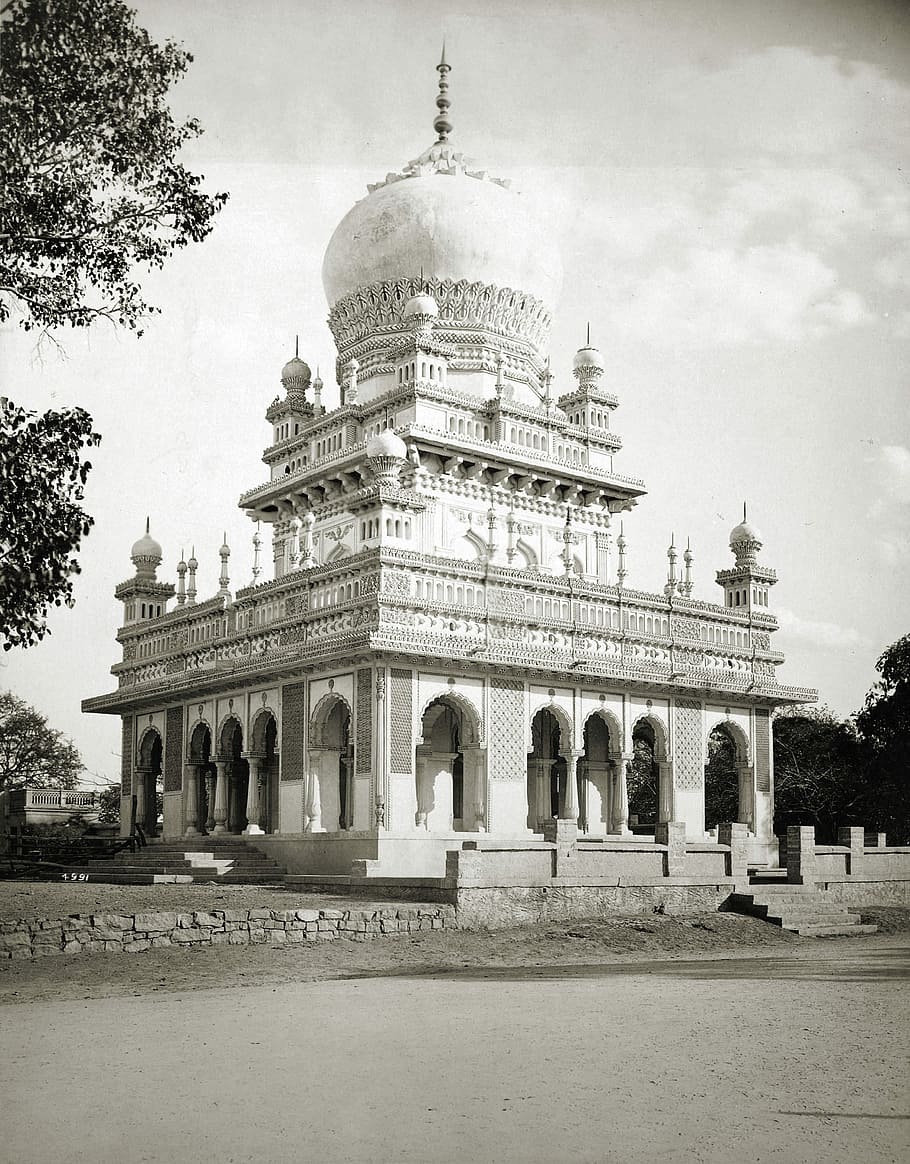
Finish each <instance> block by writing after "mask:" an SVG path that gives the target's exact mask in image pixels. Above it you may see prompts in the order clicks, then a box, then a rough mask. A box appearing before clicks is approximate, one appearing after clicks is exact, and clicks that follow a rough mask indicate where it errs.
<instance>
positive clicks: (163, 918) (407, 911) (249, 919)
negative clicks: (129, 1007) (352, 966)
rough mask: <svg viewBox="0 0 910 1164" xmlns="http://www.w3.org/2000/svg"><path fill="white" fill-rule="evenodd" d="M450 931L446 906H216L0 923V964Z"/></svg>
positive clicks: (449, 911) (452, 924)
mask: <svg viewBox="0 0 910 1164" xmlns="http://www.w3.org/2000/svg"><path fill="white" fill-rule="evenodd" d="M454 928H455V912H454V909H453V908H452V906H450V905H419V906H418V905H413V906H389V907H388V908H387V909H216V910H213V911H211V912H207V911H202V910H194V911H193V912H187V913H179V912H165V913H136V914H116V913H105V914H91V915H89V916H87V917H79V916H74V917H68V918H64V919H63V920H56V921H52V920H48V919H47V918H37V919H25V920H19V921H7V922H0V961H3V960H9V959H11V958H37V957H42V956H45V955H55V954H82V953H105V954H141V953H143V952H144V951H145V950H157V949H162V948H165V947H169V946H170V947H183V948H184V949H192V950H198V949H200V948H201V947H203V946H257V945H258V946H286V945H294V944H296V945H300V944H303V943H307V942H326V941H334V940H336V939H338V938H348V939H349V940H351V941H354V942H365V941H369V940H371V939H373V938H380V937H385V936H388V935H392V934H402V933H414V932H415V931H420V930H441V929H454Z"/></svg>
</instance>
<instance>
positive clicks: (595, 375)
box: [559, 324, 619, 430]
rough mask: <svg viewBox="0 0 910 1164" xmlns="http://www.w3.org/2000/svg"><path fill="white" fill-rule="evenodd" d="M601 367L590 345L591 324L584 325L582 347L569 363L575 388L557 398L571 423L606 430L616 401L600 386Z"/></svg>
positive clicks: (599, 360) (602, 372)
mask: <svg viewBox="0 0 910 1164" xmlns="http://www.w3.org/2000/svg"><path fill="white" fill-rule="evenodd" d="M605 367H606V365H605V363H604V358H603V355H602V354H601V352H600V351H599V350H598V349H597V348H595V347H593V346H592V344H591V325H590V324H588V327H587V334H586V337H585V346H584V347H583V348H579V349H578V351H577V352H576V353H575V356H574V358H573V360H572V375H573V376H574V377H575V379H576V381H577V383H578V387H577V388H575V389H573V391H571V392H567V393H566V394H565V395H563V396H560V398H559V407H560V408H561V409H562V410H563V412H565V414H566V415H567V416H568V417H569V420H570V421H571V423H572V424H577V425H579V426H581V427H582V428H588V429H604V430H605V429H609V427H610V413H611V412H612V410H613V409H614V408H616V407H617V405H618V404H619V401H618V400H617V398H616V396H615V395H614V394H613V393H612V392H607V391H605V390H604V389H603V388H601V387H600V381H601V377H602V376H603V374H604V368H605Z"/></svg>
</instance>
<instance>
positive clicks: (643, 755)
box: [626, 719, 660, 834]
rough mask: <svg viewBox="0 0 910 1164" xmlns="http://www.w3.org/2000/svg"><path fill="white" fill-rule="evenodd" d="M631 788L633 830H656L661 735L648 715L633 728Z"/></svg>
mask: <svg viewBox="0 0 910 1164" xmlns="http://www.w3.org/2000/svg"><path fill="white" fill-rule="evenodd" d="M626 779H627V781H628V789H629V828H630V829H631V830H632V832H633V833H652V834H653V832H654V827H655V825H656V824H657V812H658V803H659V790H660V765H659V764H658V761H657V736H656V733H655V731H654V727H653V725H652V724H651V723H650V721H649V720H647V719H640V720H639V721H638V723H636V725H635V727H634V728H633V729H632V760H631V762H630V764H629V766H628V768H627V770H626Z"/></svg>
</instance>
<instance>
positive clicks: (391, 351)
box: [85, 65, 814, 873]
mask: <svg viewBox="0 0 910 1164" xmlns="http://www.w3.org/2000/svg"><path fill="white" fill-rule="evenodd" d="M447 73H448V67H447V66H445V65H443V66H441V74H440V75H441V83H442V85H443V88H442V90H441V92H442V93H443V95H445V89H446V78H447ZM446 108H447V106H446ZM438 122H439V119H438V118H437V129H439V124H438ZM443 123H444V126H445V125H446V124H447V122H446V121H445V111H444V113H443ZM439 132H440V136H439V139H438V140H437V142H435V143H434V145H433V146H431V147H430V149H429V150H427V151H426V152H425V153H424V154H423V155H421V157H420V158H419V159H417V160H416V161H415V162H412V163H410V165H409V166H408V167H406V168H405V170H404V171H403V172H402V174H400V175H398V176H395V175H392V176H390V177H389V178H388V179H387V180H386V181H385V182H383V183H380V184H379V185H378V186H377V187H375V188H373V190H372V193H371V194H370V195H369V196H368V197H367V198H365V199H364V200H363V201H362V202H360V203H358V204H357V206H356V207H355V208H354V210H353V211H352V212H351V214H350V215H348V216H347V217H346V218H345V220H344V221H343V222H342V223H341V224H340V226H339V228H338V230H337V231H336V232H335V235H334V236H333V239H332V242H331V244H330V247H329V252H328V254H327V258H326V267H325V285H326V290H327V295H328V297H329V306H330V316H329V322H330V325H331V327H332V330H333V332H334V335H335V339H336V343H337V347H338V363H337V370H338V379H339V385H340V391H341V405H340V407H338V408H336V409H334V410H332V411H329V412H327V411H326V410H325V408H324V406H323V404H322V387H323V386H322V384H321V382H320V381H319V380H318V378H317V379H316V380H313V379H312V377H311V374H310V369H309V367H308V366H307V365H306V363H305V362H304V361H303V360H301V359H300V358H299V356H295V357H294V359H292V360H291V361H290V362H289V363H288V364H287V365H286V366H285V368H284V370H283V373H282V385H283V389H284V395H283V396H281V397H278V398H276V399H275V400H274V401H273V402H272V404H271V405H270V406H269V408H268V410H267V413H266V417H267V420H268V422H269V424H270V426H271V429H272V437H273V442H272V444H271V445H270V446H269V448H268V449H267V450H266V452H265V455H264V458H263V459H264V461H265V464H266V467H267V470H268V475H267V480H266V481H265V483H264V484H261V485H259V486H257V487H255V488H253V489H251V490H249V491H248V492H247V493H245V494H244V495H243V496H242V497H241V500H240V504H241V506H242V507H243V508H244V510H245V511H246V512H247V513H248V514H249V516H250V517H251V518H252V519H253V520H255V521H257V522H259V523H265V524H266V525H267V527H269V528H270V530H271V542H272V562H273V573H274V576H273V578H272V579H271V580H268V581H263V582H257V584H255V585H253V586H249V587H245V588H243V589H240V590H238V591H236V592H235V593H233V594H232V593H231V592H230V590H229V589H228V577H227V560H228V554H229V552H230V551H229V550H228V548H227V547H226V546H224V547H222V550H221V554H222V577H221V586H220V589H219V591H218V593H217V594H216V595H215V596H214V597H212V598H209V599H207V600H205V601H197V595H196V590H195V569H196V563H195V562H194V561H193V560H190V562H188V563H183V562H181V563H180V565H179V567H178V579H177V585H176V587H175V586H173V585H171V584H167V583H161V582H158V581H157V579H156V569H157V565H158V563H159V562H160V560H161V551H160V547H158V546H157V543H155V542H154V540H153V539H151V538H150V535H149V534H148V533H146V537H145V538H144V539H141V541H140V542H138V543H136V546H134V549H133V560H134V563H135V564H136V568H137V570H136V576H135V577H134V578H133V579H130V580H128V581H127V582H124V583H122V584H121V586H120V587H118V590H117V597H118V598H120V600H121V601H123V603H124V611H125V622H124V626H123V627H122V629H121V631H120V633H119V635H118V639H119V641H120V642H121V643H122V646H123V659H122V661H121V662H119V663H117V664H116V665H115V666H114V668H113V671H114V674H115V675H116V676H117V680H118V688H117V690H116V691H115V692H113V693H111V694H110V695H106V696H100V697H97V698H95V699H90V700H87V701H86V704H85V707H86V709H87V710H90V711H96V712H104V713H110V714H118V715H121V716H122V717H123V725H124V736H123V739H124V747H123V755H124V771H123V788H124V798H125V799H124V809H125V812H124V819H125V820H128V819H129V807H130V805H131V802H132V797H133V796H134V795H135V796H136V797H137V798H138V805H137V813H138V816H139V819H140V820H143V819H145V820H148V809H147V804H148V798H149V796H150V788H151V784H152V781H153V780H155V779H160V780H161V781H162V782H163V792H164V798H165V813H164V833H165V835H166V836H171V837H173V836H179V835H188V836H193V835H195V834H196V833H197V832H206V831H209V832H213V833H216V834H217V833H219V832H231V831H233V832H240V831H243V832H245V833H247V834H252V835H257V834H259V833H270V834H279V835H284V836H287V837H289V838H297V839H299V841H300V844H301V845H307V844H310V845H311V846H312V852H313V853H314V859H313V869H314V871H317V870H318V869H320V868H327V867H330V866H331V867H334V864H335V862H336V859H335V858H333V857H331V853H332V850H331V848H330V847H327V845H330V843H332V842H337V843H338V845H339V846H341V847H340V848H339V849H338V850H337V851H338V852H344V853H346V854H347V853H349V854H352V855H353V856H354V857H355V858H356V857H357V855H358V852H359V851H360V850H358V847H357V844H355V843H354V842H357V841H358V840H362V841H364V843H365V842H366V841H374V840H376V838H379V837H382V838H384V841H391V840H392V839H399V840H400V841H401V842H402V843H401V844H399V845H398V846H397V848H395V847H394V846H391V847H390V846H389V845H388V844H386V846H385V850H386V851H387V852H395V853H397V854H398V856H397V857H396V858H394V859H392V858H389V859H388V860H385V864H384V866H383V871H385V872H390V873H395V872H401V871H403V870H405V869H407V870H409V871H413V870H415V869H420V868H421V863H420V859H419V856H418V857H414V854H415V853H419V851H420V846H421V844H425V846H426V851H427V852H429V851H430V850H432V851H433V852H434V853H438V852H439V851H440V844H441V843H444V841H445V840H446V838H448V839H450V840H451V841H452V843H453V844H454V843H457V841H458V839H459V838H462V839H463V838H464V837H466V836H474V837H476V836H477V834H478V833H484V834H488V835H491V836H495V837H503V838H518V837H527V836H533V835H536V834H539V833H540V831H541V829H542V827H543V824H544V822H545V821H546V820H547V819H548V818H550V817H551V816H552V815H553V814H554V813H555V814H557V815H559V816H562V817H568V818H571V819H576V820H578V821H579V824H580V827H581V828H582V829H583V830H584V831H585V832H586V833H587V834H589V835H591V836H608V835H611V836H617V835H618V836H631V828H630V819H629V817H630V813H629V795H628V785H627V776H628V770H629V765H630V763H631V762H632V760H633V755H634V749H635V746H636V739H637V738H639V737H641V735H642V733H644V734H645V735H646V737H647V741H648V747H649V748H650V749H651V754H652V757H653V765H654V768H655V770H656V773H657V775H656V782H657V788H658V792H657V803H656V804H655V806H654V813H653V817H654V821H670V820H675V821H683V822H685V825H686V832H687V835H688V836H689V837H690V838H692V839H697V840H702V839H704V837H705V815H704V813H705V791H704V774H705V763H706V759H707V755H708V741H709V738H710V737H711V733H712V731H714V730H715V729H717V728H718V726H720V729H721V731H722V733H724V734H725V737H726V738H728V739H729V741H730V743H731V746H732V747H733V748H734V750H735V761H736V771H737V779H738V784H739V789H738V791H739V798H738V799H739V807H738V817H739V820H740V821H742V822H744V823H746V824H747V825H748V826H749V830H750V835H751V838H752V844H753V852H754V856H755V859H756V860H761V859H763V856H764V857H768V858H770V855H771V849H772V841H773V838H772V836H771V824H772V819H773V756H772V746H771V730H770V712H771V710H772V709H773V707H774V706H775V705H777V704H781V703H788V702H800V701H805V700H809V699H812V698H814V693H813V692H810V691H806V690H803V689H795V688H784V687H781V686H780V685H779V684H778V683H777V680H776V678H775V668H776V666H777V665H778V664H779V663H780V662H781V661H782V656H781V655H780V654H779V653H777V652H775V651H774V650H773V648H772V645H771V635H772V633H773V632H774V631H775V629H776V625H777V624H776V621H775V619H774V617H773V615H772V614H771V613H770V610H769V609H768V592H769V589H770V587H771V586H772V585H773V582H774V580H775V579H774V574H773V572H772V571H769V570H767V569H765V568H764V567H761V566H759V565H758V562H757V554H758V550H759V549H760V548H761V540H760V536H759V535H758V534H757V531H756V530H755V529H754V527H753V526H751V525H749V524H748V523H747V522H745V521H744V522H743V523H742V524H741V525H740V526H737V528H736V529H735V530H734V531H733V533H732V534H731V548H732V549H733V550H734V553H735V554H736V565H735V568H733V569H731V570H725V571H722V572H720V573H719V574H718V578H717V580H718V582H719V584H720V585H721V586H722V587H723V589H724V602H723V603H717V604H714V603H707V602H702V601H698V600H695V599H693V598H692V596H691V594H692V556H691V553H690V552H689V551H688V550H687V551H686V552H685V554H684V555H683V561H684V568H683V570H681V571H680V572H679V573H677V565H676V564H677V558H678V557H679V555H678V553H677V551H676V549H675V547H672V546H671V547H670V550H669V551H668V558H669V571H668V579H667V582H666V584H665V585H664V586H663V588H662V590H661V591H659V592H654V593H645V592H640V591H632V590H629V589H627V588H626V587H625V585H624V580H625V576H626V571H625V558H624V548H625V545H624V539H623V537H622V532H621V526H620V527H619V529H617V524H618V521H619V519H620V518H621V517H622V516H623V515H624V514H628V513H629V512H630V511H631V510H632V509H633V507H634V506H635V505H636V504H637V501H638V499H639V498H640V497H641V496H642V495H643V494H644V492H645V489H644V485H643V483H642V482H641V481H639V480H638V479H637V478H634V477H629V476H625V475H622V474H620V473H619V472H618V471H617V465H616V463H615V462H616V461H617V460H618V457H619V455H620V448H621V441H620V440H619V438H618V436H617V435H616V434H615V432H614V430H613V427H612V417H613V413H614V412H615V409H616V408H617V406H618V403H619V402H618V399H617V398H616V396H615V395H614V394H613V393H612V392H611V391H609V390H607V389H606V388H604V387H603V386H602V384H601V381H602V379H603V374H604V363H603V359H602V357H601V356H600V353H599V352H597V351H596V349H594V348H592V347H590V346H586V347H584V348H582V349H580V351H579V352H578V354H577V356H576V358H575V361H574V366H573V369H572V376H573V379H574V384H573V385H572V387H571V388H570V389H569V390H568V391H565V392H563V393H562V394H561V395H559V396H555V395H554V391H553V384H554V381H555V377H554V375H553V373H551V371H550V367H549V362H548V358H547V342H548V335H549V324H550V314H549V312H550V305H549V304H548V302H547V301H546V296H547V295H549V294H551V293H554V292H555V291H556V290H557V288H558V285H559V281H560V279H561V271H560V270H559V269H558V258H557V257H556V256H554V255H552V254H551V253H550V250H549V249H548V247H549V244H548V245H547V246H546V247H544V246H538V245H537V242H538V238H539V233H538V232H537V230H536V228H535V227H534V226H533V224H531V223H530V222H529V220H528V219H527V216H526V214H525V211H524V210H523V209H520V207H519V203H518V202H516V198H517V196H516V195H515V194H514V193H512V192H511V191H509V190H508V189H506V187H505V186H504V185H502V184H501V183H499V182H498V181H497V180H495V179H490V177H489V176H488V175H487V174H486V172H484V171H475V170H472V169H471V168H470V163H468V162H467V161H466V160H465V159H464V158H463V157H462V155H460V154H456V153H454V152H453V151H452V149H451V147H450V146H449V144H448V129H444V131H443V130H439ZM389 207H392V209H393V211H394V213H393V220H394V222H393V225H394V229H392V230H390V231H389V232H388V233H387V234H384V235H383V236H382V239H381V240H379V239H378V237H377V239H376V240H375V242H374V244H373V245H372V247H371V246H367V245H366V244H365V243H364V241H363V239H364V235H363V229H362V228H363V227H364V223H366V224H370V223H373V224H374V226H375V223H376V222H379V221H384V220H383V217H382V213H381V212H382V211H383V209H384V208H385V209H386V210H388V208H389ZM427 207H431V208H432V214H430V213H429V211H427ZM479 207H480V208H482V212H481V210H480V209H478V208H479ZM466 208H467V209H466ZM519 209H520V213H519ZM418 210H419V211H421V214H417V211H418ZM424 212H426V213H424ZM390 213H391V211H390ZM428 223H429V224H430V225H429V226H428V225H427V224H428ZM503 223H505V224H507V229H506V228H505V227H503V225H502V224H503ZM497 224H499V225H498V226H497ZM500 228H501V229H502V230H503V231H504V233H502V234H501V235H498V236H497V238H496V243H495V245H487V244H488V243H489V232H490V231H494V232H495V231H496V230H497V229H500ZM368 233H369V232H368ZM375 233H376V232H375V231H374V232H373V234H375ZM519 236H520V237H519ZM421 268H422V269H421ZM257 537H258V535H257ZM257 546H258V541H257ZM187 579H188V584H187ZM172 600H174V605H173V606H170V608H169V604H170V603H171V601H172ZM154 738H157V740H158V746H157V750H156V752H155V756H156V757H157V760H155V759H154V758H153V757H152V755H151V750H150V741H151V740H153V739H154ZM156 763H157V765H158V771H153V770H152V769H153V768H154V766H155V764H156ZM652 823H653V822H652ZM317 838H318V844H317V843H316V841H317ZM405 841H407V842H408V843H407V844H404V842H405ZM642 843H647V838H646V837H643V838H642ZM369 851H370V850H369V846H368V845H366V844H365V847H364V848H363V852H365V853H366V852H369ZM405 853H406V854H407V856H406V857H404V856H401V854H405ZM326 854H329V856H326ZM434 867H435V866H434Z"/></svg>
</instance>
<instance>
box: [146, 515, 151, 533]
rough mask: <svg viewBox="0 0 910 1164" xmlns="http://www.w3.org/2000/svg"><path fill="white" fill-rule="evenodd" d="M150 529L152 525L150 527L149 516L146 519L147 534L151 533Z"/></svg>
mask: <svg viewBox="0 0 910 1164" xmlns="http://www.w3.org/2000/svg"><path fill="white" fill-rule="evenodd" d="M149 529H150V525H149V519H148V516H146V519H145V532H146V533H148V532H149Z"/></svg>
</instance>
